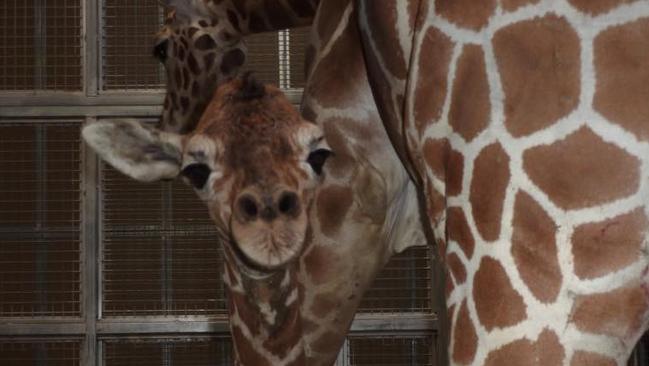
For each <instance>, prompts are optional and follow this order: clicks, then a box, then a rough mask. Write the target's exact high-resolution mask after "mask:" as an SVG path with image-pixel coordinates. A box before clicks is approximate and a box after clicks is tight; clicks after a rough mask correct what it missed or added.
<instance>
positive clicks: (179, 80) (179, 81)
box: [174, 67, 183, 88]
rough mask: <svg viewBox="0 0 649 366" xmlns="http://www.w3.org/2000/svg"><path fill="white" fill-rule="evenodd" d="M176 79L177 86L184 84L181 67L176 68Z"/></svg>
mask: <svg viewBox="0 0 649 366" xmlns="http://www.w3.org/2000/svg"><path fill="white" fill-rule="evenodd" d="M174 81H175V82H176V87H177V88H180V87H181V86H182V85H183V74H182V71H181V70H180V67H176V68H175V69H174Z"/></svg>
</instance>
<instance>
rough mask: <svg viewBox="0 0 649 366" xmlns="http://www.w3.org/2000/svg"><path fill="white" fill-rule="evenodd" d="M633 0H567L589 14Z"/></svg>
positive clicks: (597, 13) (600, 12) (599, 12)
mask: <svg viewBox="0 0 649 366" xmlns="http://www.w3.org/2000/svg"><path fill="white" fill-rule="evenodd" d="M634 1H635V0H568V2H569V3H570V4H572V6H574V7H575V8H577V9H578V10H579V11H582V12H584V13H586V14H590V15H600V14H603V13H606V12H608V11H611V10H613V9H615V8H617V7H618V6H620V5H623V4H629V3H632V2H634Z"/></svg>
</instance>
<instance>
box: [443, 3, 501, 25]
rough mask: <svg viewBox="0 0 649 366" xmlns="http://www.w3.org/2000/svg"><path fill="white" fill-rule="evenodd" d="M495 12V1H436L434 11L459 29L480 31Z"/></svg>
mask: <svg viewBox="0 0 649 366" xmlns="http://www.w3.org/2000/svg"><path fill="white" fill-rule="evenodd" d="M494 10H496V0H483V1H474V0H437V1H436V2H435V11H436V12H437V13H439V14H440V15H441V16H442V17H444V18H446V19H448V20H449V21H450V22H451V23H455V24H457V25H458V26H460V27H464V28H469V29H473V30H480V29H481V28H482V27H484V26H485V25H487V23H488V22H489V18H490V17H491V15H492V14H493V13H494Z"/></svg>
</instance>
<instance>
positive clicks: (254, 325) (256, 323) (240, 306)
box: [228, 278, 261, 336]
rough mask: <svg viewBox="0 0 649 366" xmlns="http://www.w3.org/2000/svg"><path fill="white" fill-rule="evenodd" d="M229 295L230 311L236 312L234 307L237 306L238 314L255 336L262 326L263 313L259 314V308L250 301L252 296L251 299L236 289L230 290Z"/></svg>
mask: <svg viewBox="0 0 649 366" xmlns="http://www.w3.org/2000/svg"><path fill="white" fill-rule="evenodd" d="M244 281H245V278H244ZM228 297H229V299H230V306H231V308H230V312H231V313H232V312H234V310H233V309H234V308H236V312H237V314H239V317H240V318H241V321H242V322H243V323H244V324H246V326H247V327H248V329H249V330H250V333H251V334H252V335H253V336H256V335H258V334H259V331H260V327H261V318H260V316H261V315H260V314H259V310H258V309H257V308H256V307H255V306H254V305H253V304H251V303H250V301H252V298H250V299H249V298H248V297H247V296H246V295H243V294H240V293H238V292H234V291H230V292H229V293H228Z"/></svg>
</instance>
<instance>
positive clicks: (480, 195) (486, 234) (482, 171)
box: [469, 143, 509, 240]
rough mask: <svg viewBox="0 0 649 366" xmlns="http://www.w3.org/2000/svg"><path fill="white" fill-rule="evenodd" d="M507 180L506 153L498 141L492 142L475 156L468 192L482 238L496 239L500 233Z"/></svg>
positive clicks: (507, 158)
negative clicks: (469, 190)
mask: <svg viewBox="0 0 649 366" xmlns="http://www.w3.org/2000/svg"><path fill="white" fill-rule="evenodd" d="M507 184H509V156H507V154H506V153H505V151H504V150H503V148H502V147H501V146H500V144H499V143H495V144H491V145H489V146H487V147H485V148H484V149H482V151H481V152H480V154H479V155H478V157H477V158H476V159H475V164H474V172H473V179H472V180H471V192H470V195H469V200H470V201H471V209H472V212H473V217H474V219H475V224H476V227H477V228H478V231H479V232H480V234H481V235H482V237H483V238H484V239H485V240H496V239H498V236H499V235H500V220H501V218H502V210H503V203H504V200H505V189H506V188H507Z"/></svg>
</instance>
